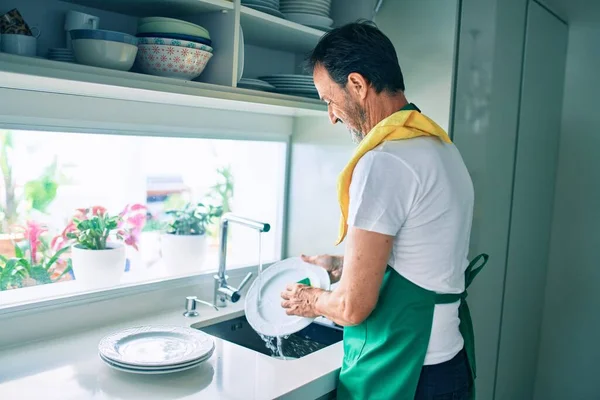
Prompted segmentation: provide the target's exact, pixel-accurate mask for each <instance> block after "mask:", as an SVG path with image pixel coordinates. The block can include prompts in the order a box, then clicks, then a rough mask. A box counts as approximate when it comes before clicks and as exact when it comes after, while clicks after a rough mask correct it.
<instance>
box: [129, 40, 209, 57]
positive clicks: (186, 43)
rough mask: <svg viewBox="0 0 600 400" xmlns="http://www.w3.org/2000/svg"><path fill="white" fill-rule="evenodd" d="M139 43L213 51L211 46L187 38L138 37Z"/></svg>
mask: <svg viewBox="0 0 600 400" xmlns="http://www.w3.org/2000/svg"><path fill="white" fill-rule="evenodd" d="M138 43H139V44H160V45H168V46H178V47H189V48H190V49H200V50H204V51H208V52H209V53H212V52H213V48H212V47H210V46H208V45H206V44H202V43H196V42H190V41H189V40H179V39H169V38H162V37H141V38H138Z"/></svg>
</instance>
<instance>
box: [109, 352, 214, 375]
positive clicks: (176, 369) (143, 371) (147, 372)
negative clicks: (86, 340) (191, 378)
mask: <svg viewBox="0 0 600 400" xmlns="http://www.w3.org/2000/svg"><path fill="white" fill-rule="evenodd" d="M100 358H101V359H102V361H104V362H105V363H106V365H108V366H109V367H110V368H112V369H116V370H117V371H121V372H128V373H130V374H142V375H159V374H173V373H175V372H181V371H187V370H188V369H192V368H196V367H197V366H199V365H200V364H202V363H203V362H204V361H205V360H202V361H199V362H196V363H193V364H188V365H185V366H183V367H173V368H164V369H156V370H148V369H137V368H127V367H122V366H120V365H118V364H115V363H114V362H112V361H110V360H108V359H106V358H104V357H102V356H100Z"/></svg>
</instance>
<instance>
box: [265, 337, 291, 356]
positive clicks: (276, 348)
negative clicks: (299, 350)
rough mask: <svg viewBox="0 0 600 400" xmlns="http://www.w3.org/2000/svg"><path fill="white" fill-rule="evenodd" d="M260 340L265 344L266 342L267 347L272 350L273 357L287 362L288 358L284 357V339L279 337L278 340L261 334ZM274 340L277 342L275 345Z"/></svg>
mask: <svg viewBox="0 0 600 400" xmlns="http://www.w3.org/2000/svg"><path fill="white" fill-rule="evenodd" d="M259 335H260V338H261V339H262V340H263V342H265V345H266V346H267V349H269V350H271V353H272V356H273V357H279V358H281V359H283V360H286V359H287V358H286V357H285V356H284V355H283V350H282V344H283V342H282V338H281V336H278V337H276V338H274V337H272V336H265V335H263V334H260V333H259ZM273 339H276V340H275V343H273Z"/></svg>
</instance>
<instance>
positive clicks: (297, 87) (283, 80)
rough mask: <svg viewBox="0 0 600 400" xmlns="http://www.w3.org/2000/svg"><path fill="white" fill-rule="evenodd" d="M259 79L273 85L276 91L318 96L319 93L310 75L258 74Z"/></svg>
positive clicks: (295, 94) (311, 96) (312, 96)
mask: <svg viewBox="0 0 600 400" xmlns="http://www.w3.org/2000/svg"><path fill="white" fill-rule="evenodd" d="M259 79H260V80H263V81H265V82H267V83H270V84H271V85H273V86H275V91H276V92H277V93H282V94H291V95H294V96H303V97H310V98H316V99H318V98H319V93H318V92H317V88H316V87H315V84H314V83H313V78H312V76H310V75H285V74H280V75H267V76H260V77H259Z"/></svg>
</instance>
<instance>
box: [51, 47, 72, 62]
mask: <svg viewBox="0 0 600 400" xmlns="http://www.w3.org/2000/svg"><path fill="white" fill-rule="evenodd" d="M48 59H49V60H54V61H63V62H70V63H74V62H75V55H74V54H73V50H72V49H66V48H55V49H49V50H48Z"/></svg>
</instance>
